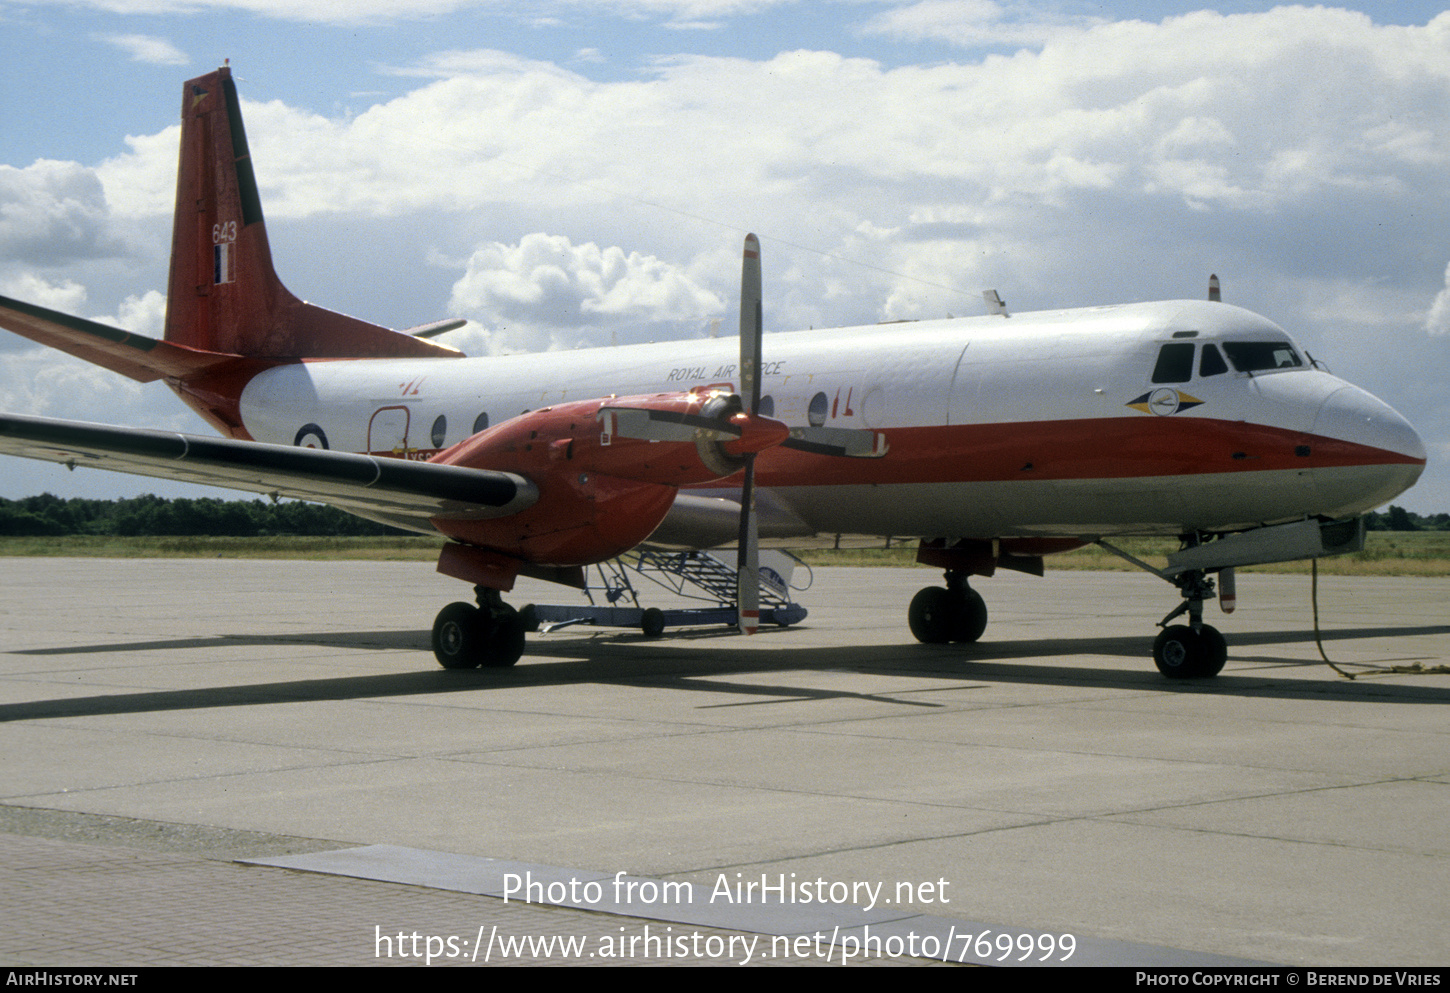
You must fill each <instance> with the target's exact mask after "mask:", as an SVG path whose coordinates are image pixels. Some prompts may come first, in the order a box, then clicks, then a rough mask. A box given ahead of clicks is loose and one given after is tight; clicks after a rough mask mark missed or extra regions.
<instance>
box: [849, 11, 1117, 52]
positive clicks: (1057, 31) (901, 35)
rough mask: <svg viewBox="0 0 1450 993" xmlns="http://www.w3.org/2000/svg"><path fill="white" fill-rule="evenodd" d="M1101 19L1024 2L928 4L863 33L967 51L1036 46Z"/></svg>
mask: <svg viewBox="0 0 1450 993" xmlns="http://www.w3.org/2000/svg"><path fill="white" fill-rule="evenodd" d="M1101 23H1103V20H1102V19H1101V18H1090V17H1069V16H1064V15H1056V14H1053V13H1051V12H1049V11H1042V10H1039V9H1036V8H1034V7H1030V6H1025V5H1022V4H1012V5H1010V6H1009V7H1004V6H1003V5H1002V4H1000V3H994V2H992V0H923V2H921V3H913V4H907V5H904V6H900V7H894V8H892V9H891V10H887V11H883V12H882V13H880V14H877V15H876V16H874V17H873V18H871V19H870V20H869V21H867V22H866V23H865V24H864V25H862V26H861V28H860V29H859V30H860V32H861V34H863V35H868V36H869V35H883V36H885V37H889V38H896V39H899V40H903V41H945V42H948V43H950V44H953V45H961V46H968V47H975V46H979V45H983V46H1001V45H1007V46H1016V45H1028V46H1036V45H1040V44H1042V43H1044V42H1046V41H1047V40H1048V39H1050V38H1057V37H1061V36H1062V35H1063V34H1064V33H1065V32H1069V31H1080V30H1082V29H1084V28H1087V27H1090V26H1092V25H1094V24H1101Z"/></svg>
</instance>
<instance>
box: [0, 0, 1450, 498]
mask: <svg viewBox="0 0 1450 993" xmlns="http://www.w3.org/2000/svg"><path fill="white" fill-rule="evenodd" d="M1441 13H1442V8H1441V6H1440V5H1438V4H1428V3H1395V4H1361V5H1359V6H1358V7H1346V6H1339V7H1322V8H1308V7H1277V8H1276V7H1273V6H1271V5H1267V4H1250V3H1234V4H1218V5H1216V6H1215V7H1213V8H1210V9H1205V8H1202V7H1199V6H1195V5H1191V4H1098V3H1073V2H1063V3H1007V2H1002V3H993V2H990V0H925V2H911V0H901V2H869V0H861V2H854V0H841V2H815V3H789V2H772V0H605V2H568V0H558V2H554V3H548V2H545V3H531V4H527V5H524V4H514V3H502V2H487V0H416V2H407V3H403V2H400V0H358V2H352V3H339V2H336V0H290V2H282V0H235V2H231V3H223V2H211V0H185V2H181V0H94V2H85V0H70V2H55V3H47V2H28V3H27V2H11V0H0V88H3V100H0V293H5V294H7V295H11V296H17V297H22V298H26V299H32V300H35V301H37V302H40V303H43V304H46V305H49V306H54V307H57V308H59V309H64V310H68V311H72V312H77V313H81V314H83V315H85V316H88V317H93V318H96V319H100V320H106V321H108V322H111V323H117V324H121V325H124V326H127V327H130V328H131V329H133V330H136V331H139V332H141V333H147V334H159V328H160V318H161V310H160V304H161V294H162V292H164V289H165V261H166V258H165V257H166V253H167V251H168V248H169V237H170V218H169V215H170V210H171V202H170V200H171V195H172V194H171V187H172V183H173V181H174V169H175V155H176V152H175V123H176V119H177V113H178V107H179V101H180V96H179V94H180V89H181V83H182V81H183V80H185V79H187V78H190V77H193V76H196V75H200V74H202V73H204V72H206V71H209V70H210V69H211V68H214V67H215V66H216V65H217V64H219V63H220V62H221V60H223V59H230V60H231V64H232V66H233V71H234V73H235V74H236V76H237V78H238V80H239V86H240V90H241V93H242V97H243V100H244V107H245V112H246V115H247V126H248V132H249V136H250V137H251V140H252V147H253V152H254V157H255V159H256V161H257V168H258V174H259V180H260V182H261V185H262V192H263V197H264V205H265V209H266V212H267V217H268V228H269V231H270V234H271V237H272V242H273V249H274V253H275V255H276V257H277V261H278V265H279V268H280V269H281V271H282V274H283V278H284V279H285V280H286V281H287V282H288V284H289V286H290V287H291V288H292V289H293V290H294V291H296V292H298V293H299V295H302V296H304V297H307V298H309V299H312V300H313V301H315V302H318V303H321V304H323V305H325V306H330V307H333V308H335V309H339V310H344V311H348V312H351V313H356V314H359V315H361V316H365V317H367V318H369V319H373V320H376V321H378V322H380V323H384V324H390V325H392V326H398V327H403V326H410V325H413V324H418V323H422V322H424V321H428V320H433V319H437V318H440V317H444V316H451V315H458V316H463V317H468V318H470V319H471V320H472V321H473V322H474V323H473V324H471V325H470V327H469V328H468V329H466V330H464V331H460V332H456V333H455V336H454V338H453V339H452V340H453V341H454V343H455V344H458V345H460V346H461V347H464V348H465V350H468V351H470V352H489V351H501V350H536V349H543V348H569V347H573V346H575V345H578V344H591V343H608V342H609V341H611V340H635V339H660V338H666V337H691V336H696V335H698V334H700V333H701V330H702V329H703V328H704V327H706V326H708V324H709V323H710V321H711V320H713V319H714V318H717V317H722V316H728V314H727V311H728V309H729V303H728V301H729V300H730V297H731V294H732V291H733V288H732V279H733V277H732V275H731V273H732V269H733V267H734V262H733V261H732V257H733V255H734V254H735V252H736V251H737V248H738V236H739V234H740V233H741V232H743V231H744V230H747V229H753V230H756V231H758V232H759V233H760V234H761V236H762V239H763V242H764V245H765V248H766V252H767V256H766V257H767V261H768V268H767V295H768V297H769V298H770V302H769V314H770V320H769V323H770V325H771V326H772V327H775V328H779V329H788V328H791V327H803V326H806V325H814V326H817V327H819V326H829V325H839V324H851V323H861V322H869V321H875V320H882V319H894V318H910V317H932V316H942V315H944V314H946V313H948V312H951V313H956V314H959V315H961V314H970V313H978V312H980V310H981V302H980V297H979V296H978V293H979V291H980V290H982V289H985V288H988V287H996V288H997V289H998V290H999V291H1000V292H1001V294H1002V296H1003V297H1004V298H1006V299H1007V301H1008V302H1009V305H1011V306H1012V307H1013V309H1015V310H1037V309H1048V308H1055V307H1063V306H1077V305H1086V304H1095V303H1110V302H1121V301H1124V300H1142V299H1162V298H1175V297H1198V296H1201V295H1202V293H1203V288H1204V284H1205V282H1206V280H1207V275H1208V273H1209V272H1210V271H1216V272H1218V273H1219V275H1220V276H1221V277H1223V279H1224V285H1225V296H1226V298H1227V299H1229V300H1230V301H1232V302H1235V303H1239V304H1241V305H1243V306H1246V307H1249V308H1250V309H1252V310H1255V311H1258V312H1260V313H1263V314H1265V315H1266V316H1268V317H1270V318H1271V319H1273V320H1275V321H1277V322H1279V323H1280V324H1282V325H1283V326H1285V327H1286V328H1287V329H1288V330H1289V331H1290V332H1291V333H1293V334H1294V335H1295V336H1296V337H1297V338H1299V339H1300V341H1301V342H1303V343H1304V344H1305V345H1306V346H1307V347H1308V348H1309V350H1310V351H1312V352H1313V353H1314V354H1315V355H1316V356H1317V357H1320V358H1322V359H1324V360H1325V361H1326V362H1328V364H1329V365H1330V366H1331V367H1332V368H1333V369H1334V370H1335V371H1336V372H1338V373H1340V374H1342V375H1344V376H1346V377H1347V378H1349V379H1351V380H1352V381H1355V382H1357V383H1360V384H1361V385H1363V386H1365V387H1366V388H1368V389H1370V390H1372V391H1373V392H1375V393H1376V394H1378V395H1379V396H1381V397H1383V398H1384V399H1386V400H1387V401H1388V402H1390V403H1391V404H1393V405H1394V406H1396V407H1397V408H1399V409H1400V410H1401V411H1402V412H1403V413H1405V414H1406V416H1408V417H1409V418H1410V420H1411V421H1412V422H1413V423H1415V424H1416V425H1417V427H1419V428H1420V430H1421V433H1422V434H1423V435H1424V436H1425V438H1426V440H1427V443H1428V444H1429V445H1430V448H1431V459H1432V465H1431V469H1430V470H1429V471H1428V472H1427V474H1426V477H1425V478H1424V480H1423V481H1422V482H1421V484H1420V486H1418V487H1417V488H1416V489H1415V490H1413V491H1411V492H1410V493H1409V494H1406V495H1405V497H1403V498H1402V500H1401V501H1400V502H1402V503H1404V504H1405V505H1406V506H1408V507H1410V508H1411V509H1414V510H1419V511H1422V512H1435V511H1441V510H1447V509H1450V471H1447V469H1446V468H1443V467H1445V466H1446V465H1447V463H1450V400H1447V398H1446V395H1445V386H1444V384H1445V381H1446V379H1447V378H1450V377H1447V374H1450V289H1447V282H1446V280H1447V264H1450V224H1447V223H1446V221H1447V211H1450V139H1447V137H1446V136H1447V135H1450V15H1447V16H1440V15H1441ZM1437 17H1438V19H1436V18H1437ZM858 263H864V264H858ZM543 270H548V271H550V272H553V273H555V274H562V275H561V276H560V277H559V278H558V279H555V280H554V281H553V282H551V283H549V284H548V285H547V286H546V285H543V284H530V291H529V292H522V291H521V290H520V289H519V287H520V285H521V283H522V284H527V283H528V281H529V279H531V278H533V276H532V274H536V273H538V272H540V271H543ZM0 408H3V409H6V410H10V411H15V412H25V413H39V414H45V415H49V416H59V417H80V418H86V419H91V420H102V421H109V422H113V423H126V424H144V425H150V426H161V427H174V428H178V429H182V430H197V431H202V430H205V429H204V428H203V427H201V425H200V422H199V421H196V420H195V419H194V418H192V417H191V415H189V414H187V413H186V412H185V411H184V408H182V407H181V405H180V404H179V402H178V401H175V400H174V398H172V397H171V395H170V394H169V393H168V392H167V391H166V390H165V389H164V387H155V386H149V387H138V386H135V385H134V384H131V383H129V382H127V381H124V380H120V379H119V378H118V377H115V376H111V375H110V374H106V373H101V372H97V371H95V370H91V369H88V368H86V367H84V366H82V365H81V364H79V363H76V362H74V361H73V360H70V359H68V358H66V357H64V356H57V355H56V354H54V353H45V352H42V351H40V350H37V349H34V348H32V347H31V346H29V344H28V343H26V342H23V341H21V340H20V339H17V338H15V337H14V336H10V335H5V334H0ZM4 466H5V476H4V478H0V495H3V496H10V497H15V496H22V495H27V494H30V493H36V492H42V491H45V490H50V491H52V492H57V493H60V494H62V495H82V494H83V495H110V494H130V493H137V492H147V491H156V492H167V493H182V492H187V490H185V489H184V488H181V487H171V486H168V485H167V484H164V483H161V482H158V481H151V480H145V479H140V478H131V477H117V476H112V475H102V474H86V473H74V474H67V473H65V472H64V471H63V470H59V469H56V468H55V467H50V466H46V465H32V464H29V463H24V462H19V461H15V460H5V463H4Z"/></svg>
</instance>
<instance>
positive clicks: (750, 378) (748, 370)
mask: <svg viewBox="0 0 1450 993" xmlns="http://www.w3.org/2000/svg"><path fill="white" fill-rule="evenodd" d="M763 323H764V322H763V318H762V315H761V308H760V241H759V240H758V239H757V238H756V237H755V235H753V234H748V235H746V236H745V253H744V258H743V259H742V261H741V265H740V401H741V406H742V407H744V408H745V412H746V413H747V414H750V415H752V416H754V415H755V414H758V413H760V348H761V342H760V339H761V334H762V331H763Z"/></svg>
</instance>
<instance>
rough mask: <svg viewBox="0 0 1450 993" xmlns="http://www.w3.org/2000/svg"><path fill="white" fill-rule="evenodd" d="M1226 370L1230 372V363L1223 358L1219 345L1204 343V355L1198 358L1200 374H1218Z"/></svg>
mask: <svg viewBox="0 0 1450 993" xmlns="http://www.w3.org/2000/svg"><path fill="white" fill-rule="evenodd" d="M1225 372H1228V363H1227V362H1225V361H1224V360H1223V355H1222V354H1221V353H1220V352H1219V350H1218V346H1217V345H1204V346H1203V357H1202V358H1200V359H1199V360H1198V374H1199V375H1200V376H1217V375H1219V374H1220V373H1225Z"/></svg>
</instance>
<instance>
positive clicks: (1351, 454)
mask: <svg viewBox="0 0 1450 993" xmlns="http://www.w3.org/2000/svg"><path fill="white" fill-rule="evenodd" d="M1313 434H1314V435H1315V436H1317V437H1318V438H1319V439H1322V440H1325V441H1328V442H1329V446H1328V447H1329V448H1331V449H1333V456H1332V459H1331V464H1329V465H1323V466H1321V467H1320V468H1317V469H1315V470H1314V483H1315V487H1316V488H1317V489H1318V491H1319V493H1320V497H1321V501H1322V502H1323V503H1324V504H1326V510H1325V511H1324V512H1325V513H1328V514H1329V515H1331V516H1347V515H1350V514H1360V513H1364V512H1365V511H1367V510H1372V509H1373V508H1375V507H1378V506H1380V505H1381V504H1384V503H1387V502H1388V501H1390V500H1393V499H1394V498H1395V497H1397V496H1399V495H1400V494H1401V493H1403V492H1404V491H1405V490H1407V489H1409V488H1410V487H1411V486H1413V485H1414V483H1415V480H1417V479H1419V478H1420V473H1422V472H1423V471H1424V470H1425V443H1424V441H1422V440H1421V439H1420V436H1419V434H1417V433H1416V431H1415V429H1414V428H1413V427H1411V426H1410V422H1409V421H1407V420H1405V419H1404V418H1403V417H1401V416H1400V414H1399V412H1398V411H1396V410H1395V409H1394V408H1393V407H1391V406H1390V405H1389V404H1387V403H1385V402H1384V401H1383V400H1381V399H1379V398H1378V397H1376V396H1373V395H1372V394H1370V393H1366V392H1365V391H1364V390H1362V389H1360V388H1359V387H1357V386H1350V385H1347V384H1346V385H1345V386H1342V387H1340V388H1339V389H1337V390H1335V391H1334V392H1333V393H1331V394H1330V395H1329V396H1327V397H1326V398H1325V399H1324V403H1323V404H1321V405H1320V407H1319V412H1318V413H1317V414H1316V415H1315V417H1314V428H1313ZM1315 447H1316V448H1320V449H1321V450H1322V449H1323V448H1324V447H1325V446H1323V445H1322V444H1319V443H1316V445H1315ZM1324 454H1328V453H1324Z"/></svg>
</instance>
